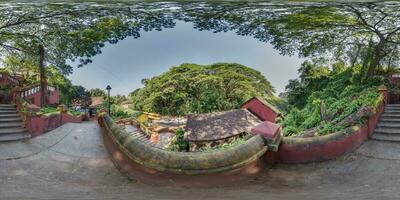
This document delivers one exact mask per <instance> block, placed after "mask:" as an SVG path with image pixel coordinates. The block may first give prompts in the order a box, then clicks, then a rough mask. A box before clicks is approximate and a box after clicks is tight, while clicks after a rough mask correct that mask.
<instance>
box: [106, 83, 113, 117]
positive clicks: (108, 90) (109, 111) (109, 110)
mask: <svg viewBox="0 0 400 200" xmlns="http://www.w3.org/2000/svg"><path fill="white" fill-rule="evenodd" d="M111 89H112V88H111V86H110V85H107V87H106V90H107V93H108V114H109V115H111V102H110V90H111Z"/></svg>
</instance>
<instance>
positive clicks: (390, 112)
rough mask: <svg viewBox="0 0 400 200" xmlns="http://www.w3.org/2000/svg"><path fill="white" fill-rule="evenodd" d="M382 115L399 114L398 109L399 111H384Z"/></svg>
mask: <svg viewBox="0 0 400 200" xmlns="http://www.w3.org/2000/svg"><path fill="white" fill-rule="evenodd" d="M382 114H400V109H399V110H385V112H383V113H382Z"/></svg>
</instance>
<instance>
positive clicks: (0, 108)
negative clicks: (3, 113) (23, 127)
mask: <svg viewBox="0 0 400 200" xmlns="http://www.w3.org/2000/svg"><path fill="white" fill-rule="evenodd" d="M0 110H15V111H16V110H17V108H15V107H0Z"/></svg>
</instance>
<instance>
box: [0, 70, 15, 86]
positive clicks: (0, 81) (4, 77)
mask: <svg viewBox="0 0 400 200" xmlns="http://www.w3.org/2000/svg"><path fill="white" fill-rule="evenodd" d="M0 74H1V78H0V85H11V86H15V85H18V82H14V81H12V80H10V79H9V78H8V73H0ZM13 78H15V79H17V80H19V79H18V78H17V77H13Z"/></svg>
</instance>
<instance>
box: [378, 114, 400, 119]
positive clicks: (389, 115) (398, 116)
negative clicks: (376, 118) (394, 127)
mask: <svg viewBox="0 0 400 200" xmlns="http://www.w3.org/2000/svg"><path fill="white" fill-rule="evenodd" d="M381 117H383V118H400V113H399V114H387V113H383V114H382V116H381Z"/></svg>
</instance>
